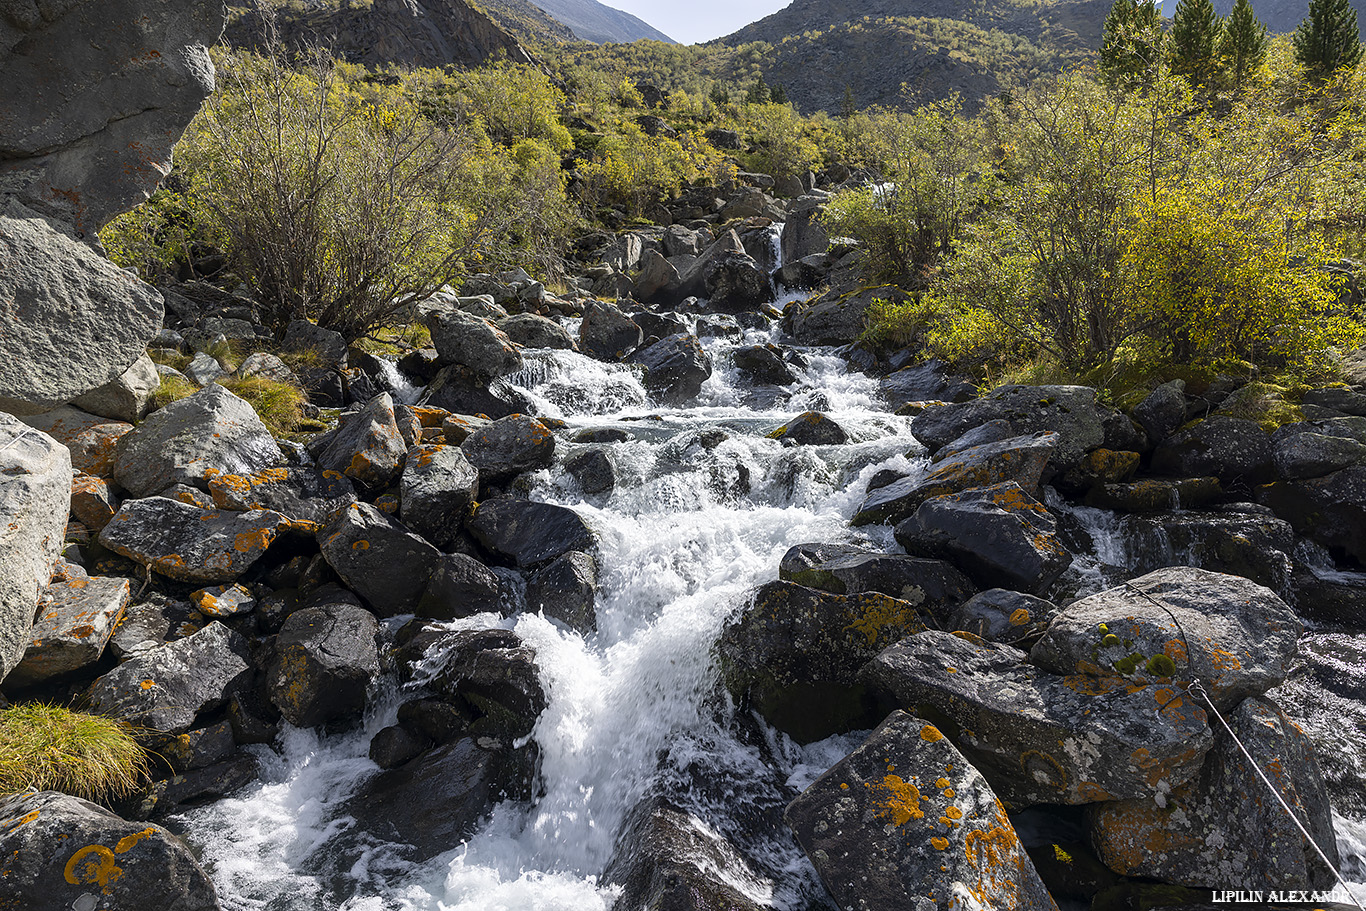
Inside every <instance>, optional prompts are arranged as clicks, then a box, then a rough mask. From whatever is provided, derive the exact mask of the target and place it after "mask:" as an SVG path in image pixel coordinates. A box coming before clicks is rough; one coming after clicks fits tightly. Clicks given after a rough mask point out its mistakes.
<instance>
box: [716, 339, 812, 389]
mask: <svg viewBox="0 0 1366 911" xmlns="http://www.w3.org/2000/svg"><path fill="white" fill-rule="evenodd" d="M731 357H732V358H733V359H734V361H735V366H736V367H739V368H740V369H741V370H743V371H745V373H748V374H749V375H750V376H751V377H753V378H754V380H755V381H756V382H760V383H771V384H773V385H775V386H787V385H790V384H792V383H795V382H797V374H796V373H794V372H793V370H792V368H791V367H789V366H788V365H787V362H786V361H784V360H783V354H782V350H781V349H780V348H778V346H777V345H749V346H746V347H744V348H736V349H735V350H734V351H733V352H731Z"/></svg>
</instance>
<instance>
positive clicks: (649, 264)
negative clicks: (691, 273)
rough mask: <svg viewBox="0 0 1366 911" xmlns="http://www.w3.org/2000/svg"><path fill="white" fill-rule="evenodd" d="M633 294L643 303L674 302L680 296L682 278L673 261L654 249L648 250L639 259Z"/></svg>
mask: <svg viewBox="0 0 1366 911" xmlns="http://www.w3.org/2000/svg"><path fill="white" fill-rule="evenodd" d="M635 283H636V294H635V296H636V297H637V298H638V299H639V300H641V301H643V302H644V303H647V304H648V303H662V304H668V303H675V302H677V301H678V300H680V299H681V298H682V295H681V294H680V293H679V291H680V288H681V285H682V278H681V277H680V276H679V274H678V270H677V269H675V268H674V266H673V263H671V262H669V261H668V260H667V259H665V258H664V256H663V255H662V254H660V253H659V252H658V251H656V250H648V251H646V253H645V255H644V256H643V257H642V258H641V261H640V274H639V275H637V276H636V278H635Z"/></svg>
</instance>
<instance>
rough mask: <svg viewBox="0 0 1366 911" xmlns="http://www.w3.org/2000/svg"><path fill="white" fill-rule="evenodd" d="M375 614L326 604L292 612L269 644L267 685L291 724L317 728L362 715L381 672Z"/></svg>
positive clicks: (352, 607) (275, 701) (271, 695)
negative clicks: (374, 681) (376, 641)
mask: <svg viewBox="0 0 1366 911" xmlns="http://www.w3.org/2000/svg"><path fill="white" fill-rule="evenodd" d="M378 632H379V624H378V623H377V622H376V620H375V616H374V614H372V613H370V612H369V611H367V610H365V609H364V608H360V607H356V606H354V605H351V604H324V605H320V606H318V607H308V608H304V609H303V610H300V611H295V612H294V613H292V614H290V615H289V617H288V619H286V620H285V622H284V625H283V626H282V627H280V633H279V635H278V636H276V637H275V640H274V642H273V643H272V644H271V646H270V650H269V653H270V657H269V661H268V663H267V665H266V668H265V685H266V691H267V693H268V694H269V696H270V700H271V702H272V703H274V705H275V707H276V708H277V709H279V710H280V714H281V715H283V716H284V717H285V720H287V721H288V722H289V723H290V724H293V725H297V726H299V727H313V726H315V725H319V724H323V723H325V722H328V721H333V720H335V719H338V718H347V717H355V716H359V715H360V713H361V712H362V711H364V709H365V691H366V688H367V687H369V685H370V682H371V681H372V680H373V679H374V678H375V677H376V676H377V675H378V674H379V649H378V647H377V646H376V644H375V639H376V636H377V634H378Z"/></svg>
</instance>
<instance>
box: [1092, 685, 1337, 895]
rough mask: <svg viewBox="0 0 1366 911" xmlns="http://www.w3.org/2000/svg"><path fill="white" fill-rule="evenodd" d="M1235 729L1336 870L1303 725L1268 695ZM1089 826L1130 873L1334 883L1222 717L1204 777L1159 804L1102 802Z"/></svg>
mask: <svg viewBox="0 0 1366 911" xmlns="http://www.w3.org/2000/svg"><path fill="white" fill-rule="evenodd" d="M1229 726H1230V727H1231V728H1232V729H1233V732H1234V734H1236V735H1237V737H1238V739H1239V740H1241V741H1242V742H1243V744H1244V745H1245V746H1246V747H1247V749H1248V752H1250V753H1251V754H1252V757H1253V759H1254V761H1255V762H1256V765H1257V768H1258V769H1260V770H1261V772H1262V774H1263V775H1265V776H1266V777H1267V778H1269V779H1270V780H1271V782H1272V784H1273V785H1274V787H1275V789H1276V792H1277V793H1278V794H1279V795H1280V797H1281V798H1282V799H1283V800H1285V802H1286V803H1288V804H1289V805H1290V807H1291V808H1292V809H1293V810H1294V812H1295V814H1296V815H1297V816H1298V817H1300V819H1301V821H1302V822H1303V823H1304V825H1305V827H1306V828H1307V829H1308V830H1309V832H1310V834H1311V835H1313V837H1314V841H1315V842H1317V843H1318V845H1319V847H1321V848H1322V849H1323V850H1324V852H1325V853H1326V854H1327V855H1328V859H1329V860H1330V861H1331V862H1332V863H1333V864H1334V866H1335V867H1336V866H1337V864H1338V851H1337V839H1336V838H1335V836H1334V832H1333V818H1332V812H1331V810H1330V808H1329V805H1328V793H1327V790H1326V789H1325V787H1324V783H1323V776H1322V774H1321V773H1320V772H1319V766H1318V762H1317V760H1316V759H1315V755H1314V748H1313V746H1312V745H1311V744H1310V742H1309V739H1308V738H1307V737H1306V736H1305V734H1304V732H1303V731H1301V730H1300V729H1299V727H1298V726H1297V725H1296V724H1295V722H1293V721H1292V720H1291V719H1290V718H1289V717H1288V716H1287V715H1286V714H1285V713H1284V712H1282V711H1281V709H1280V708H1279V707H1278V706H1277V705H1276V704H1275V703H1274V702H1271V701H1270V700H1268V699H1261V698H1252V699H1247V700H1244V701H1243V702H1242V703H1241V704H1239V705H1238V707H1237V708H1236V709H1235V710H1233V711H1232V712H1231V717H1230V718H1229ZM1090 828H1091V838H1092V842H1093V844H1095V846H1096V849H1097V851H1098V853H1099V854H1100V857H1101V859H1102V860H1104V861H1105V863H1106V864H1107V865H1108V866H1109V867H1110V868H1111V869H1113V870H1115V871H1117V872H1119V873H1122V874H1124V875H1125V876H1139V877H1150V878H1152V879H1157V880H1161V881H1163V882H1168V883H1176V884H1178V885H1183V886H1190V887H1194V888H1204V889H1224V888H1228V887H1229V885H1230V884H1237V886H1238V888H1240V889H1265V890H1270V889H1278V890H1284V889H1328V888H1330V887H1331V886H1332V885H1333V884H1334V883H1335V880H1334V877H1333V873H1332V871H1331V870H1329V869H1327V868H1326V867H1324V865H1323V862H1322V861H1320V860H1319V859H1318V856H1317V855H1316V854H1315V853H1314V852H1313V849H1312V848H1310V847H1309V846H1308V845H1307V844H1306V843H1305V841H1304V837H1303V836H1302V835H1301V834H1300V831H1299V829H1298V828H1296V826H1295V824H1294V823H1293V822H1292V821H1291V820H1290V819H1289V818H1287V816H1286V814H1285V811H1284V810H1283V809H1282V808H1281V806H1280V804H1279V803H1278V802H1277V801H1276V799H1275V797H1274V796H1272V795H1271V794H1269V793H1267V787H1266V785H1265V784H1263V783H1262V781H1260V780H1259V779H1258V778H1257V776H1256V773H1255V772H1254V771H1253V769H1252V768H1251V766H1250V765H1249V763H1248V761H1247V758H1246V757H1245V756H1244V755H1243V752H1242V751H1241V750H1240V749H1238V747H1237V745H1236V744H1235V743H1234V742H1233V739H1232V738H1231V737H1230V736H1229V734H1228V733H1227V732H1226V731H1225V730H1224V728H1223V725H1219V724H1216V725H1215V730H1214V745H1213V747H1211V749H1210V751H1209V753H1208V755H1207V756H1206V758H1205V763H1204V766H1203V767H1202V768H1201V769H1200V775H1199V777H1197V778H1196V779H1195V780H1194V781H1191V782H1189V783H1187V784H1185V785H1183V786H1181V787H1178V788H1176V789H1175V790H1174V791H1173V792H1172V793H1171V794H1167V795H1164V796H1163V799H1162V800H1161V801H1160V802H1158V801H1156V800H1154V799H1153V798H1151V797H1148V798H1143V799H1137V800H1120V801H1111V802H1108V803H1102V804H1097V805H1096V806H1095V807H1093V808H1092V810H1091V812H1090Z"/></svg>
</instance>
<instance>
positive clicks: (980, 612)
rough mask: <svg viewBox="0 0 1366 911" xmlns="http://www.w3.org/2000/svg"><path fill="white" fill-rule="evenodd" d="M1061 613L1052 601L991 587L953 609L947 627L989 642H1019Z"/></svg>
mask: <svg viewBox="0 0 1366 911" xmlns="http://www.w3.org/2000/svg"><path fill="white" fill-rule="evenodd" d="M1057 612H1058V606H1057V605H1056V604H1054V603H1053V602H1052V601H1045V600H1044V599H1043V598H1036V597H1034V596H1033V595H1026V594H1024V593H1023V592H1013V591H1009V590H1008V589H1004V588H992V589H988V590H987V591H984V592H981V593H979V594H976V595H973V596H972V597H971V598H969V599H968V600H967V601H965V602H963V604H962V605H961V606H960V607H959V608H958V609H957V610H955V611H954V612H953V614H952V615H951V616H950V617H949V622H948V623H947V624H946V625H945V627H944V628H945V629H950V630H963V631H965V632H969V633H972V634H973V635H974V636H978V637H980V638H982V639H985V640H987V641H988V642H1001V643H1004V644H1005V645H1017V644H1019V643H1021V642H1023V641H1025V640H1028V639H1035V638H1038V637H1039V636H1040V635H1042V634H1043V631H1044V630H1045V629H1047V627H1048V623H1049V621H1051V620H1052V619H1053V616H1054V615H1055V614H1056V613H1057Z"/></svg>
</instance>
